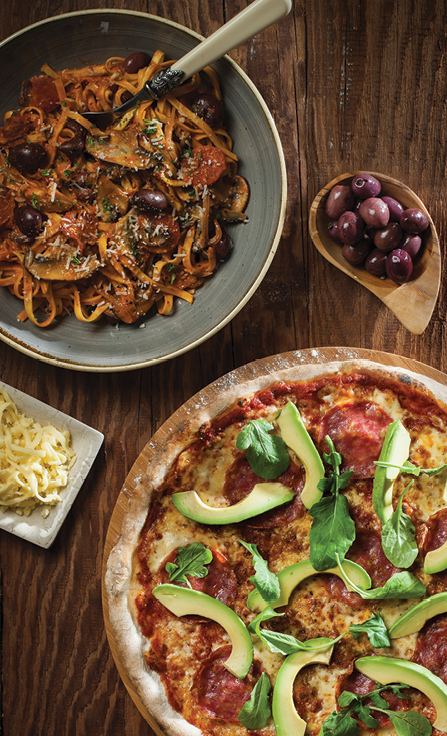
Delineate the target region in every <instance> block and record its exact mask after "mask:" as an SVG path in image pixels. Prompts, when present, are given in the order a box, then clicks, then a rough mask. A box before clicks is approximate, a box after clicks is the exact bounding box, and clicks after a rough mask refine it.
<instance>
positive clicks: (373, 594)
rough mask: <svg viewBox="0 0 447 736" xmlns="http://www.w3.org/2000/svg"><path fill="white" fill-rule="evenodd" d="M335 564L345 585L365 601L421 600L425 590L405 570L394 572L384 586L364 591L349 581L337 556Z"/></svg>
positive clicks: (416, 579)
mask: <svg viewBox="0 0 447 736" xmlns="http://www.w3.org/2000/svg"><path fill="white" fill-rule="evenodd" d="M337 564H338V568H339V570H340V577H341V578H342V579H343V580H344V581H345V583H347V584H348V585H350V586H351V588H352V590H354V591H355V592H356V593H358V594H359V595H360V596H361V597H362V598H363V599H365V600H376V599H384V598H422V596H423V595H424V593H425V590H426V588H425V585H424V584H423V583H421V581H420V580H418V578H416V577H415V576H414V575H412V574H411V573H410V572H408V571H407V570H405V571H404V572H396V573H395V574H394V575H392V576H391V577H390V578H388V580H387V581H386V583H385V585H383V586H382V587H380V588H372V590H365V589H364V588H360V587H359V586H358V585H356V584H355V583H353V582H352V580H350V578H349V577H348V576H347V574H346V572H345V570H343V568H342V566H341V560H340V557H339V556H338V555H337Z"/></svg>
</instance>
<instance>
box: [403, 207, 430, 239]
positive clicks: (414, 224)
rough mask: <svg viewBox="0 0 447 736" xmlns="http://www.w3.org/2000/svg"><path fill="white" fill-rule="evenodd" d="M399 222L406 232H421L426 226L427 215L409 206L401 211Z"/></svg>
mask: <svg viewBox="0 0 447 736" xmlns="http://www.w3.org/2000/svg"><path fill="white" fill-rule="evenodd" d="M400 224H401V225H402V227H403V229H404V230H405V232H406V233H422V232H424V230H426V229H427V228H428V217H427V215H426V214H425V212H422V210H419V209H418V208H417V207H410V208H409V209H407V210H404V211H403V212H402V214H401V216H400Z"/></svg>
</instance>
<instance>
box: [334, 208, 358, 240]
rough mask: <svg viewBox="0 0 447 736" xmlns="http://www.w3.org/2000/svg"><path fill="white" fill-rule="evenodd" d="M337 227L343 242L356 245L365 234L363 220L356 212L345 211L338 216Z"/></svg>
mask: <svg viewBox="0 0 447 736" xmlns="http://www.w3.org/2000/svg"><path fill="white" fill-rule="evenodd" d="M337 229H338V237H339V238H340V240H341V242H342V243H348V245H354V243H358V242H359V240H360V238H361V237H362V235H363V229H364V225H363V220H362V218H361V217H360V215H358V214H357V213H356V212H351V211H349V212H343V214H342V215H340V217H339V218H338V222H337Z"/></svg>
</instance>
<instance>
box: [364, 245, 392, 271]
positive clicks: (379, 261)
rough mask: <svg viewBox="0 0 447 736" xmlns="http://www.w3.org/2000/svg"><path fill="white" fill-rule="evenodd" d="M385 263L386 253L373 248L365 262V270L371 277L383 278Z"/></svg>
mask: <svg viewBox="0 0 447 736" xmlns="http://www.w3.org/2000/svg"><path fill="white" fill-rule="evenodd" d="M386 261H387V255H386V253H384V252H383V251H381V250H379V249H378V248H374V249H373V250H372V251H371V253H370V254H369V256H368V257H367V259H366V261H365V268H366V270H367V271H368V273H370V274H372V275H373V276H383V274H384V273H385V271H386Z"/></svg>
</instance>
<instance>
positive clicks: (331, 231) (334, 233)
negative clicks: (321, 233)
mask: <svg viewBox="0 0 447 736" xmlns="http://www.w3.org/2000/svg"><path fill="white" fill-rule="evenodd" d="M327 234H328V235H329V237H330V238H331V240H333V241H334V243H339V244H340V243H341V240H340V236H339V234H338V221H337V220H332V222H330V223H329V225H328V226H327Z"/></svg>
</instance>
